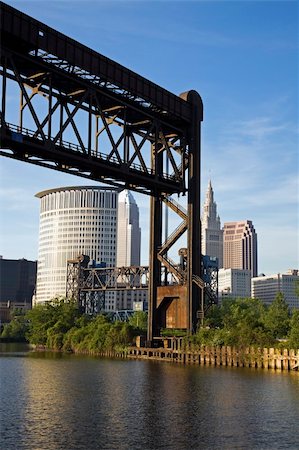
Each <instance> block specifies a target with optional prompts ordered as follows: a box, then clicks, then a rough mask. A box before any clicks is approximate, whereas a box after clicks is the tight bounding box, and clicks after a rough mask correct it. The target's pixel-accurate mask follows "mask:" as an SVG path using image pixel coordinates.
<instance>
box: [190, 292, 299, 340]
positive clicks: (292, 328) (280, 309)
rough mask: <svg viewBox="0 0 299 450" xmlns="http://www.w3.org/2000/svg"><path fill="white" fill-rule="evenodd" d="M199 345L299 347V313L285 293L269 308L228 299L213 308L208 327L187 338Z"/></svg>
mask: <svg viewBox="0 0 299 450" xmlns="http://www.w3.org/2000/svg"><path fill="white" fill-rule="evenodd" d="M187 342H191V343H192V344H193V346H194V345H195V346H197V345H234V346H238V347H245V346H251V345H253V346H259V347H293V348H299V311H298V310H294V311H293V312H290V311H289V308H288V305H287V303H286V302H285V300H284V296H283V295H282V294H281V293H278V294H277V295H276V298H275V300H274V301H273V303H272V304H271V305H270V306H269V307H266V306H265V305H264V304H263V303H262V302H261V301H260V300H258V299H253V298H245V299H244V298H239V299H229V298H227V299H225V300H223V303H222V305H221V306H213V307H212V308H211V309H210V311H209V312H208V314H207V316H206V318H205V323H204V326H203V327H201V328H200V329H199V330H198V332H197V333H196V334H195V335H193V336H191V337H189V338H188V339H186V343H187Z"/></svg>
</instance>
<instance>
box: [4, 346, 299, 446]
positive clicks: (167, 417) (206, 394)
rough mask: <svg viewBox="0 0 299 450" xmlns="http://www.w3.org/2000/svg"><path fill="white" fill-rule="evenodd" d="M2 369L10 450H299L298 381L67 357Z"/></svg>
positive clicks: (38, 357) (39, 357) (10, 361)
mask: <svg viewBox="0 0 299 450" xmlns="http://www.w3.org/2000/svg"><path fill="white" fill-rule="evenodd" d="M0 364H1V374H2V375H1V378H2V386H1V387H2V393H3V394H2V402H1V413H0V415H1V422H2V423H1V430H2V432H3V434H2V447H3V448H5V449H7V450H9V449H30V450H32V449H33V450H34V449H36V450H43V449H45V450H60V449H61V450H64V449H66V450H73V449H74V450H75V449H84V450H89V449H108V450H113V449H128V450H135V449H136V450H138V449H142V450H151V449H155V450H156V449H174V450H185V449H186V450H187V449H218V448H219V449H233V448H235V449H247V448H248V449H254V448H263V449H267V448H269V449H270V448H271V449H276V448H289V449H293V448H294V449H295V448H299V436H298V434H296V433H294V430H295V429H296V428H297V426H298V417H299V376H298V373H283V372H281V373H277V372H276V373H275V372H273V373H272V372H265V371H254V370H250V369H248V370H247V369H233V368H232V369H226V368H211V367H184V366H179V365H172V364H168V363H154V362H146V361H123V360H108V359H107V360H105V359H97V358H89V357H78V356H74V355H64V356H62V355H59V354H51V355H45V354H30V356H29V357H28V356H27V357H23V358H12V357H6V358H0ZM3 387H5V389H3ZM16 443H17V444H16Z"/></svg>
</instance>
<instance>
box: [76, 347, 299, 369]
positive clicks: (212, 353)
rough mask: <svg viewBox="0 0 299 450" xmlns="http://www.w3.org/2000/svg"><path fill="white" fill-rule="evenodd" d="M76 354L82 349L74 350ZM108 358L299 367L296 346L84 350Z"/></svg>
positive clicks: (257, 366)
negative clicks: (277, 347) (192, 349)
mask: <svg viewBox="0 0 299 450" xmlns="http://www.w3.org/2000/svg"><path fill="white" fill-rule="evenodd" d="M76 353H78V354H80V353H82V352H76ZM83 353H85V354H94V355H96V356H102V357H109V358H131V359H142V360H152V361H165V362H172V363H178V364H188V365H191V364H193V365H207V366H228V367H240V368H241V367H247V368H258V369H266V370H267V369H274V370H279V371H281V370H284V371H290V370H297V371H298V370H299V349H298V350H288V349H282V350H280V349H274V348H255V347H247V348H236V347H230V346H225V347H220V346H219V347H210V346H202V347H201V348H200V350H198V351H191V350H177V349H171V348H145V347H128V348H127V349H125V350H122V351H103V352H97V353H93V352H83Z"/></svg>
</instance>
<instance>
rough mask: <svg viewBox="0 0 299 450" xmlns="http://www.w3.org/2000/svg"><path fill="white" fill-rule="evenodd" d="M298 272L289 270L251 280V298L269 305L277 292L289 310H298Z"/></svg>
mask: <svg viewBox="0 0 299 450" xmlns="http://www.w3.org/2000/svg"><path fill="white" fill-rule="evenodd" d="M298 272H299V271H298V270H295V269H294V270H289V271H288V272H287V273H285V274H280V273H277V274H274V275H270V276H259V277H254V278H252V280H251V290H252V297H253V298H258V299H260V300H262V302H264V303H265V304H266V305H271V303H272V302H273V300H274V299H275V297H276V294H277V293H278V292H281V293H282V294H283V295H284V298H285V301H286V302H287V304H288V305H289V307H290V308H299V298H298V296H297V295H296V292H295V287H296V283H299V275H298Z"/></svg>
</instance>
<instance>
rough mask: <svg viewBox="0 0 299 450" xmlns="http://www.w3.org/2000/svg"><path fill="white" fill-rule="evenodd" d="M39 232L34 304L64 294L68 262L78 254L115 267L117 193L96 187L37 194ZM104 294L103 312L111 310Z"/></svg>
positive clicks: (110, 299) (108, 297)
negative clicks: (38, 200)
mask: <svg viewBox="0 0 299 450" xmlns="http://www.w3.org/2000/svg"><path fill="white" fill-rule="evenodd" d="M36 197H38V198H39V199H40V230H39V252H38V267H37V282H36V294H35V303H43V302H46V301H49V300H51V299H53V298H55V297H57V296H65V294H66V267H67V260H68V259H74V258H76V257H77V256H78V255H80V254H84V255H87V256H89V257H90V259H91V260H95V261H97V262H104V263H106V265H107V266H111V267H114V266H115V265H116V240H117V239H116V237H117V198H118V191H117V190H115V189H111V188H108V187H107V188H105V187H96V186H79V187H62V188H57V189H49V190H46V191H43V192H39V193H38V194H36ZM115 308H116V306H115V295H114V293H113V292H112V293H107V295H106V298H105V309H106V310H108V311H109V310H114V309H115Z"/></svg>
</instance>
